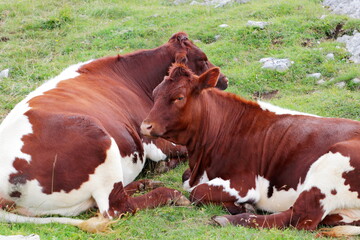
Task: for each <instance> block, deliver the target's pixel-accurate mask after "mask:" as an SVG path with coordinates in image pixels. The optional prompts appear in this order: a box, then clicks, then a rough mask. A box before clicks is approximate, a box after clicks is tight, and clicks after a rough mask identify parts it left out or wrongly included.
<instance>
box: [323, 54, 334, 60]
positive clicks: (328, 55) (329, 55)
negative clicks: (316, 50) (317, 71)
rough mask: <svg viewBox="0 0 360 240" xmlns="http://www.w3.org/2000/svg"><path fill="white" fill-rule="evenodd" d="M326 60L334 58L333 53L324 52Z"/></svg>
mask: <svg viewBox="0 0 360 240" xmlns="http://www.w3.org/2000/svg"><path fill="white" fill-rule="evenodd" d="M325 57H326V58H327V59H328V60H334V59H335V56H334V54H333V53H329V54H326V56H325Z"/></svg>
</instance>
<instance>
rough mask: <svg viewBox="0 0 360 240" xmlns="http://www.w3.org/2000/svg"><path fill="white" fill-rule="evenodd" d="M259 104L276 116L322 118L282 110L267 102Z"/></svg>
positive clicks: (259, 102)
mask: <svg viewBox="0 0 360 240" xmlns="http://www.w3.org/2000/svg"><path fill="white" fill-rule="evenodd" d="M257 103H258V104H259V105H260V108H261V109H262V110H264V111H269V112H273V113H275V114H276V115H284V114H290V115H303V116H312V117H320V116H317V115H313V114H309V113H303V112H298V111H294V110H289V109H285V108H281V107H278V106H275V105H272V104H270V103H267V102H262V101H257Z"/></svg>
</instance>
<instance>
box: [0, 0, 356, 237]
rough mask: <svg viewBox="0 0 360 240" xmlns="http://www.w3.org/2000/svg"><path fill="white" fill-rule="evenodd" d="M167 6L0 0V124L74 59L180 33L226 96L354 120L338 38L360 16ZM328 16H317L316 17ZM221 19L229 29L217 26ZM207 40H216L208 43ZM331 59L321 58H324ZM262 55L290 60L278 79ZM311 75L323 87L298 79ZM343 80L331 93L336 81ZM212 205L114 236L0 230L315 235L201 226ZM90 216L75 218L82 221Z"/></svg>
mask: <svg viewBox="0 0 360 240" xmlns="http://www.w3.org/2000/svg"><path fill="white" fill-rule="evenodd" d="M171 2H172V1H169V0H123V1H115V0H85V1H84V0H72V1H70V0H62V1H57V0H46V1H40V0H32V1H12V0H11V1H10V0H5V1H4V0H0V70H3V69H6V68H9V69H10V77H9V78H4V79H1V80H0V120H1V119H3V118H4V117H5V116H6V114H7V113H8V112H9V111H10V110H11V109H12V108H13V107H14V106H15V105H16V103H18V102H19V101H21V99H23V98H24V97H25V96H26V95H27V94H28V93H29V92H31V91H32V90H34V89H35V88H36V87H38V86H39V85H41V84H42V83H43V82H44V81H46V80H47V79H50V78H51V77H53V76H56V75H57V74H59V73H60V72H61V70H62V69H64V68H65V67H67V66H69V65H71V64H75V63H78V62H81V61H86V60H89V59H93V58H99V57H103V56H108V55H116V54H118V53H120V54H122V53H127V52H131V51H134V50H137V49H140V48H154V47H157V46H159V45H161V44H163V43H165V42H166V41H167V40H168V39H169V37H170V36H171V35H172V34H173V33H175V32H178V31H186V32H187V33H188V34H189V36H190V38H191V39H192V40H200V42H197V43H196V44H197V45H198V46H199V47H200V48H202V49H203V50H204V51H205V52H206V54H207V55H208V57H209V59H210V60H211V61H212V62H213V63H214V64H215V65H218V66H220V67H221V69H222V72H223V73H225V74H226V75H227V76H228V77H229V79H230V86H229V88H228V90H227V91H231V92H235V93H237V94H241V95H243V96H245V97H247V98H252V96H253V94H254V93H255V92H260V93H263V92H266V91H272V90H278V91H279V93H278V94H277V95H276V97H275V98H273V99H271V100H270V102H272V103H274V104H277V105H279V106H282V107H286V108H290V109H293V110H298V111H303V112H309V113H313V114H317V115H322V116H326V117H345V118H351V119H356V120H360V110H359V109H360V108H359V106H360V92H359V86H357V85H354V84H353V83H351V79H352V78H354V77H360V67H359V65H355V64H353V63H350V62H349V61H348V58H349V54H348V53H347V52H346V50H345V49H344V45H343V44H340V43H338V42H336V41H335V40H334V36H335V29H336V26H338V25H339V24H341V25H342V26H343V27H342V33H351V32H353V31H354V30H358V31H360V20H356V19H350V18H348V17H346V16H338V15H333V14H331V13H329V12H328V10H327V9H325V8H323V7H322V6H321V4H320V2H321V1H320V0H303V1H297V0H277V1H271V0H252V1H250V2H249V3H246V4H233V5H231V6H225V7H223V8H216V9H215V8H213V7H206V6H189V5H188V4H183V5H179V6H174V5H173V4H171ZM323 14H326V15H328V16H327V17H326V18H324V19H320V16H321V15H323ZM248 20H254V21H267V22H271V25H268V26H267V27H266V28H265V29H263V30H261V29H257V28H251V27H246V23H247V21H248ZM223 23H226V24H228V25H229V27H228V28H219V27H218V25H220V24H223ZM215 35H220V38H219V39H218V40H217V41H216V40H215ZM330 52H331V53H334V55H335V59H334V60H327V59H326V57H325V56H326V55H327V54H328V53H330ZM263 57H277V58H290V59H291V60H292V61H294V64H293V66H291V68H290V70H289V71H287V72H283V73H278V72H273V71H269V70H265V69H261V64H260V63H259V60H260V59H261V58H263ZM315 72H320V73H322V77H323V79H324V80H326V81H327V83H326V84H324V85H317V84H316V80H314V79H311V78H307V77H306V75H307V74H309V73H315ZM339 81H345V82H346V87H345V88H344V89H338V88H337V87H335V86H334V84H335V83H336V82H339ZM184 169H185V166H182V167H180V168H177V169H175V170H173V171H171V172H169V173H167V174H164V175H161V176H153V175H150V176H149V177H152V178H156V179H160V180H162V181H164V182H165V184H166V185H168V186H171V187H175V188H177V189H181V183H180V182H181V174H182V172H183V170H184ZM219 214H225V212H224V211H223V210H221V209H220V208H218V207H214V206H207V207H194V206H191V207H163V208H158V209H155V210H147V211H141V212H138V213H137V214H136V215H135V216H126V217H125V218H124V219H122V220H120V221H119V222H118V223H117V224H115V225H114V227H113V230H114V232H113V233H110V234H106V235H100V234H97V235H94V234H87V233H84V232H82V231H80V230H78V229H77V228H75V227H71V226H64V225H60V224H49V225H44V226H39V225H32V224H6V223H0V234H4V235H7V234H31V233H36V234H39V235H40V236H41V239H313V238H314V236H315V235H316V233H311V232H304V231H297V230H293V229H286V230H254V229H246V228H242V227H226V228H218V227H214V226H211V225H209V219H210V217H211V216H213V215H219ZM90 215H91V213H87V214H83V215H81V216H80V217H81V218H87V217H88V216H90Z"/></svg>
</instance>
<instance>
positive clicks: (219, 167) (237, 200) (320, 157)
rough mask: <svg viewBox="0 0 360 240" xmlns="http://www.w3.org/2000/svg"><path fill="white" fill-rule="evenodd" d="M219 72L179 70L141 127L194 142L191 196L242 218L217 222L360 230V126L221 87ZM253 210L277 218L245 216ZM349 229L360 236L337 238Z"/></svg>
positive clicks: (188, 182)
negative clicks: (250, 207) (251, 207)
mask: <svg viewBox="0 0 360 240" xmlns="http://www.w3.org/2000/svg"><path fill="white" fill-rule="evenodd" d="M218 76H219V69H218V68H212V69H210V70H208V71H207V72H205V73H203V74H202V75H200V76H199V77H198V76H196V75H194V74H193V73H192V72H191V71H190V70H189V69H188V68H187V67H186V66H184V65H181V64H175V65H174V66H173V67H172V69H171V70H170V75H169V76H168V77H166V78H165V80H164V81H163V82H162V83H161V84H160V85H159V86H158V87H157V88H155V90H154V92H153V95H154V101H155V102H154V106H153V108H152V110H151V112H150V113H149V115H148V117H147V118H146V120H144V122H143V123H142V126H141V130H142V133H143V134H144V135H148V136H153V137H162V138H164V139H167V140H169V141H172V142H174V143H176V144H183V145H186V147H187V150H188V153H189V158H190V159H189V165H190V170H188V171H186V172H185V174H184V176H183V177H184V180H185V182H184V187H185V188H186V189H187V190H189V191H190V192H191V194H190V198H191V199H190V200H191V201H194V202H197V203H205V204H206V203H214V204H220V205H223V206H224V207H226V208H227V209H228V210H229V212H230V213H232V214H236V215H226V216H218V217H214V218H213V219H214V221H215V222H217V223H218V224H220V225H227V224H230V223H231V224H234V225H242V226H249V227H256V228H257V227H264V228H283V227H287V226H294V227H296V228H297V229H306V230H314V229H316V228H317V226H318V225H319V224H324V225H344V224H347V225H359V224H360V122H357V121H352V120H348V119H338V118H323V117H318V116H313V115H309V114H302V113H299V112H295V111H288V110H284V109H281V108H278V107H275V106H272V105H270V104H267V103H263V102H252V101H248V100H245V99H243V98H241V97H239V96H236V95H234V94H231V93H227V92H221V91H218V90H217V89H215V88H213V87H214V86H215V84H216V82H217V79H218ZM245 204H252V205H254V206H255V207H256V208H257V209H261V210H265V211H268V212H272V213H274V214H271V215H256V214H253V213H248V212H245V211H246V209H244V205H245ZM349 230H354V231H355V233H356V232H359V230H358V228H357V227H354V226H350V228H340V229H339V228H338V229H336V230H332V231H331V232H329V233H327V234H330V235H331V234H334V235H335V234H342V233H344V234H348V233H349ZM342 231H343V232H342Z"/></svg>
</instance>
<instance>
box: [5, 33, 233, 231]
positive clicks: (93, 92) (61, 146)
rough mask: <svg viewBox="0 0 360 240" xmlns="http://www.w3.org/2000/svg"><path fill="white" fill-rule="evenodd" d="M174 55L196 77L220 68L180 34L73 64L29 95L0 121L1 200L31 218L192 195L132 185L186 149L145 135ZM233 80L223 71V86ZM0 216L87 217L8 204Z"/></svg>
mask: <svg viewBox="0 0 360 240" xmlns="http://www.w3.org/2000/svg"><path fill="white" fill-rule="evenodd" d="M175 61H179V62H184V63H186V64H187V65H188V66H189V67H190V68H191V69H192V70H193V71H194V72H196V73H198V74H200V73H202V72H204V71H206V70H208V69H209V68H210V67H213V65H212V64H211V63H210V62H209V61H208V59H207V57H206V55H205V54H204V52H202V51H201V50H200V49H199V48H198V47H196V46H195V45H194V44H193V43H192V42H191V41H190V40H189V39H188V37H187V35H186V34H185V33H182V32H180V33H177V34H175V35H173V36H172V37H171V38H170V40H169V41H168V42H167V43H166V44H164V45H162V46H160V47H158V48H155V49H152V50H141V51H137V52H134V53H129V54H126V55H123V56H120V55H119V56H115V57H105V58H101V59H97V60H93V61H90V62H87V63H81V64H78V65H74V66H71V67H69V68H67V69H66V70H65V71H64V72H62V73H61V74H60V75H59V76H57V77H55V78H53V79H51V80H50V81H48V82H46V83H45V84H44V85H42V86H41V87H39V88H38V89H36V90H35V91H34V92H32V93H30V94H29V96H27V97H26V98H25V99H24V100H23V101H22V102H20V103H19V104H18V105H16V107H15V108H14V109H13V110H12V111H11V112H10V114H9V115H8V116H7V117H6V118H5V120H4V121H3V122H2V124H1V125H0V205H2V206H3V207H4V206H10V205H14V204H15V205H16V211H17V213H20V214H23V215H26V216H35V215H47V214H60V215H65V216H73V215H78V214H79V213H81V212H83V211H84V210H87V209H89V208H91V207H93V206H97V207H98V208H99V211H100V214H101V215H103V216H104V217H105V218H106V219H111V218H114V217H118V216H120V215H121V214H122V213H124V212H133V211H135V210H136V209H143V208H150V207H156V206H160V205H164V204H167V203H169V202H170V201H174V202H175V203H178V204H181V202H182V201H183V202H184V201H185V200H184V199H183V198H182V197H181V196H182V195H181V193H180V192H179V191H176V190H173V189H167V188H157V189H155V190H154V191H151V192H150V193H148V194H146V195H143V196H139V197H131V194H132V193H134V192H136V191H137V190H141V189H146V188H150V189H152V188H155V187H157V184H156V183H154V182H152V181H147V180H142V181H137V182H133V181H134V179H135V178H136V177H137V176H138V174H139V173H140V172H141V170H142V169H143V166H144V163H145V159H147V158H149V159H151V160H154V161H159V160H164V159H165V158H166V155H167V154H171V153H172V152H175V151H177V150H179V148H178V147H176V146H173V144H172V143H169V142H165V141H164V140H161V141H160V142H159V141H154V142H153V141H149V140H148V139H145V138H143V137H142V136H141V135H140V124H141V121H142V120H143V119H144V118H145V117H146V114H147V113H148V112H149V111H150V108H151V106H152V104H153V101H152V98H151V94H152V91H153V89H154V88H155V87H156V86H157V85H158V84H159V83H160V82H161V81H162V80H163V78H164V76H165V75H166V73H167V71H168V69H169V67H170V66H171V64H172V63H173V62H175ZM226 86H227V79H226V78H225V77H224V76H222V80H221V81H220V82H219V84H218V87H219V88H222V89H224V88H226ZM159 145H161V146H162V148H161V149H159V148H158V146H159ZM179 199H180V200H179ZM179 201H180V202H179ZM185 202H186V201H185ZM0 220H1V221H9V222H29V221H31V222H35V223H47V222H62V223H70V224H74V225H80V224H81V225H83V227H84V228H86V226H84V225H86V224H87V223H86V222H85V223H84V221H83V220H73V219H67V218H60V219H58V218H48V219H44V218H29V217H20V216H18V215H13V214H10V213H9V212H6V211H0ZM105 222H106V221H105ZM93 224H94V225H96V220H95V223H91V225H93ZM100 228H102V227H101V226H100V227H94V228H93V229H88V230H89V231H98V230H99V229H100Z"/></svg>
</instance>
